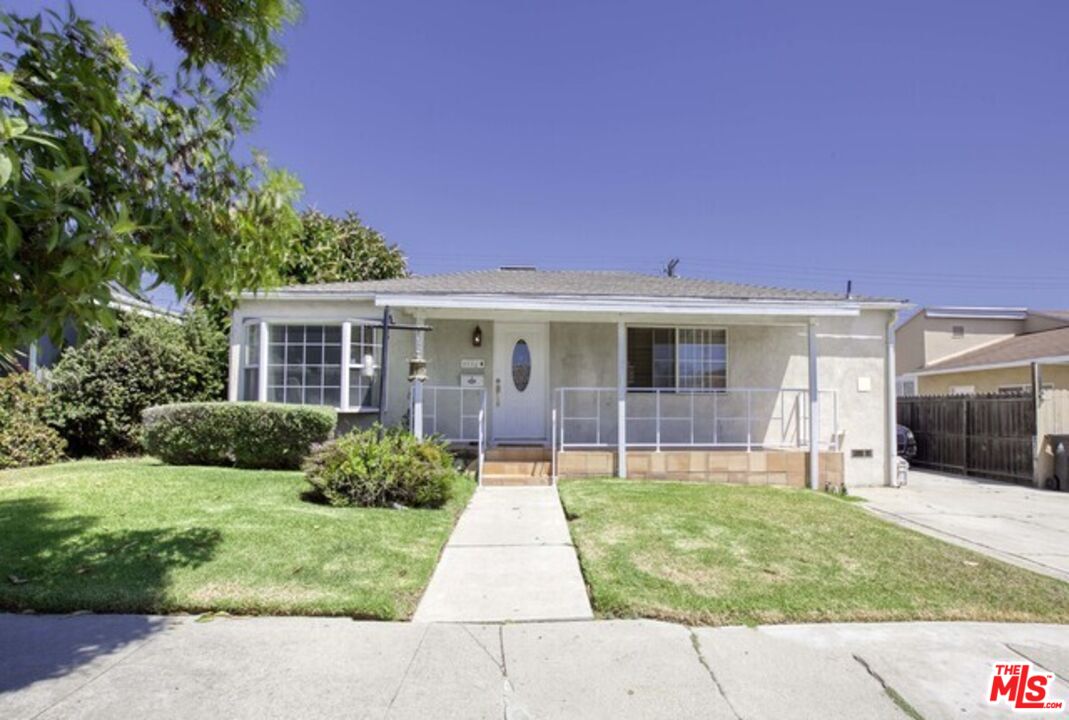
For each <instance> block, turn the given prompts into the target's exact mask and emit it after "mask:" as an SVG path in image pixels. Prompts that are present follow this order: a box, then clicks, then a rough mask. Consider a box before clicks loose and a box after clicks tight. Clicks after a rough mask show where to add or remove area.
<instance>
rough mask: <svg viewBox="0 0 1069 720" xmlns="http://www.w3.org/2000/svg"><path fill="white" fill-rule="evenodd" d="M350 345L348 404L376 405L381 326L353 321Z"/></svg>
mask: <svg viewBox="0 0 1069 720" xmlns="http://www.w3.org/2000/svg"><path fill="white" fill-rule="evenodd" d="M349 347H350V351H349V407H350V408H353V409H356V410H366V409H374V408H377V407H378V404H379V377H380V373H379V362H380V360H381V353H382V328H381V327H377V326H374V325H364V324H358V323H353V325H352V330H351V335H350V340H349ZM369 370H370V376H369Z"/></svg>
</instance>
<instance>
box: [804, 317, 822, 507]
mask: <svg viewBox="0 0 1069 720" xmlns="http://www.w3.org/2000/svg"><path fill="white" fill-rule="evenodd" d="M807 339H808V347H809V487H810V488H811V489H813V490H816V489H818V488H819V487H820V390H819V388H818V387H817V328H816V322H815V321H813V320H810V321H809V325H808V333H807Z"/></svg>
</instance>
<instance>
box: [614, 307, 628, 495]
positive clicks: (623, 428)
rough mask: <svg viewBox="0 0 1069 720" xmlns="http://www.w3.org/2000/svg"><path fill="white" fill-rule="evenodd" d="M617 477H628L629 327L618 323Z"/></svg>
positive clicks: (620, 322)
mask: <svg viewBox="0 0 1069 720" xmlns="http://www.w3.org/2000/svg"><path fill="white" fill-rule="evenodd" d="M616 452H617V454H618V456H619V457H618V458H617V465H616V475H617V476H618V477H622V478H625V477H627V325H626V324H624V321H623V320H618V321H617V322H616Z"/></svg>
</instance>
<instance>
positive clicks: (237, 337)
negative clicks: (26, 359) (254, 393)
mask: <svg viewBox="0 0 1069 720" xmlns="http://www.w3.org/2000/svg"><path fill="white" fill-rule="evenodd" d="M246 339H247V333H246V329H245V325H244V323H241V322H239V321H238V319H237V318H234V321H233V322H232V323H231V324H230V354H229V356H228V357H229V359H230V367H229V368H227V369H228V371H229V374H228V376H227V378H228V382H227V389H226V399H227V400H229V401H230V402H237V400H238V398H240V397H241V394H240V386H241V377H242V373H241V352H242V348H243V347H244V343H245V340H246ZM34 347H35V345H31V346H30V349H31V350H33V349H34ZM35 354H36V353H35ZM30 357H31V359H33V360H36V358H35V357H34V355H31V356H30Z"/></svg>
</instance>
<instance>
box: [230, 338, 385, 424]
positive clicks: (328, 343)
mask: <svg viewBox="0 0 1069 720" xmlns="http://www.w3.org/2000/svg"><path fill="white" fill-rule="evenodd" d="M346 322H348V321H346ZM345 324H346V323H343V322H340V321H338V322H279V323H274V322H272V323H268V324H267V332H266V337H262V335H264V334H265V333H263V332H262V330H261V327H263V326H262V325H261V323H260V322H258V321H257V322H250V323H248V324H247V325H246V326H245V328H244V338H243V341H244V343H243V347H242V355H241V358H242V362H241V364H242V377H241V383H242V384H241V399H242V400H259V390H260V377H261V362H260V358H261V349H262V343H264V342H266V343H267V348H266V351H267V368H266V377H267V400H268V402H278V403H288V404H297V405H324V406H328V407H334V408H339V409H341V395H342V392H341V391H342V387H343V385H344V383H346V382H348V383H349V408H348V409H350V410H369V409H370V410H373V409H375V408H376V407H377V406H378V399H379V384H380V383H379V374H380V371H381V368H380V366H379V358H380V355H381V339H382V330H381V326H379V325H377V324H374V323H373V321H370V320H368V321H352V323H351V326H350V327H351V336H350V356H349V367H348V368H344V367H342V356H343V353H342V329H343V327H344V325H345ZM369 357H370V363H369V361H368V358H369Z"/></svg>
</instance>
